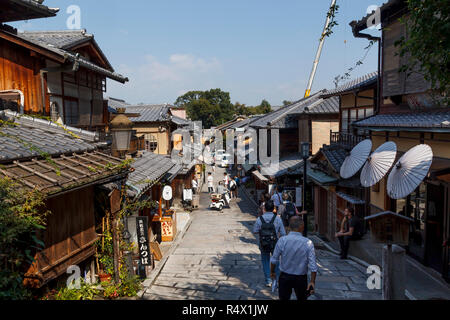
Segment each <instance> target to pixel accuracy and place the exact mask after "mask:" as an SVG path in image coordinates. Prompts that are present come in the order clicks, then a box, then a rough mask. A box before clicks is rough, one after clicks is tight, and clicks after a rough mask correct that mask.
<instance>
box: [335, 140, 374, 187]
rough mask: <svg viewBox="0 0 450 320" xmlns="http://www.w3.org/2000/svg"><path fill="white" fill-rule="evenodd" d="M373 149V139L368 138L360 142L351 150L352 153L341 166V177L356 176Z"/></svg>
mask: <svg viewBox="0 0 450 320" xmlns="http://www.w3.org/2000/svg"><path fill="white" fill-rule="evenodd" d="M371 150H372V141H371V140H369V139H366V140H364V141H361V142H360V143H358V144H357V145H356V146H355V147H354V148H353V149H352V151H351V152H350V155H348V156H347V158H345V160H344V163H342V166H341V172H340V173H341V177H342V178H344V179H348V178H351V177H352V176H354V175H355V174H356V173H357V172H358V171H359V169H361V168H362V166H363V165H364V162H366V160H367V158H368V157H369V154H370V151H371Z"/></svg>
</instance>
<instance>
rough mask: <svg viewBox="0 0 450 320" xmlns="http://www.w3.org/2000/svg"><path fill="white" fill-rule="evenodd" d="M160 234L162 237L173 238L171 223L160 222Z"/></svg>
mask: <svg viewBox="0 0 450 320" xmlns="http://www.w3.org/2000/svg"><path fill="white" fill-rule="evenodd" d="M161 234H162V235H163V236H167V237H171V236H173V226H172V221H163V222H161Z"/></svg>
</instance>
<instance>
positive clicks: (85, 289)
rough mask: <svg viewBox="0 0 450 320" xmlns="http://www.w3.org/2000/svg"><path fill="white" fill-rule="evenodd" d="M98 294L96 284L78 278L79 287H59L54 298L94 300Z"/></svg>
mask: <svg viewBox="0 0 450 320" xmlns="http://www.w3.org/2000/svg"><path fill="white" fill-rule="evenodd" d="M98 294H99V290H98V289H97V286H95V285H92V284H89V283H86V282H85V281H84V279H82V278H81V279H80V288H79V289H76V288H73V289H69V288H68V287H63V288H61V289H60V290H59V291H58V293H57V294H56V295H55V296H54V298H55V300H94V298H95V297H96V296H97V295H98Z"/></svg>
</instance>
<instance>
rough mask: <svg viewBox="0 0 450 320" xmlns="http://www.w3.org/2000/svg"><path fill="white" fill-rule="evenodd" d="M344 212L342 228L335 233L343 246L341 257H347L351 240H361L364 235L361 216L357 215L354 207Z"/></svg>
mask: <svg viewBox="0 0 450 320" xmlns="http://www.w3.org/2000/svg"><path fill="white" fill-rule="evenodd" d="M344 214H345V216H344V219H343V220H342V223H341V230H340V231H339V232H336V234H335V236H336V238H338V240H339V244H340V246H341V252H340V256H341V259H347V254H348V249H349V247H350V240H359V239H361V237H362V230H361V223H360V221H359V218H358V217H356V216H355V211H354V209H353V208H345V211H344Z"/></svg>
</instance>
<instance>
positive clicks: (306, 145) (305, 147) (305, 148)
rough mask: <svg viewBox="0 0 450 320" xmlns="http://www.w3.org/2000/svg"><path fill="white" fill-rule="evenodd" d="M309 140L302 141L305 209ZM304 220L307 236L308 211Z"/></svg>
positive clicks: (303, 203) (304, 209)
mask: <svg viewBox="0 0 450 320" xmlns="http://www.w3.org/2000/svg"><path fill="white" fill-rule="evenodd" d="M309 146H310V145H309V142H302V147H301V151H302V158H303V201H302V205H303V211H306V180H307V179H308V176H307V172H306V164H307V160H308V158H309V154H310V153H309V149H310V147H309ZM303 222H304V224H305V229H304V230H303V236H304V237H306V236H307V235H308V213H306V214H304V215H303Z"/></svg>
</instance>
